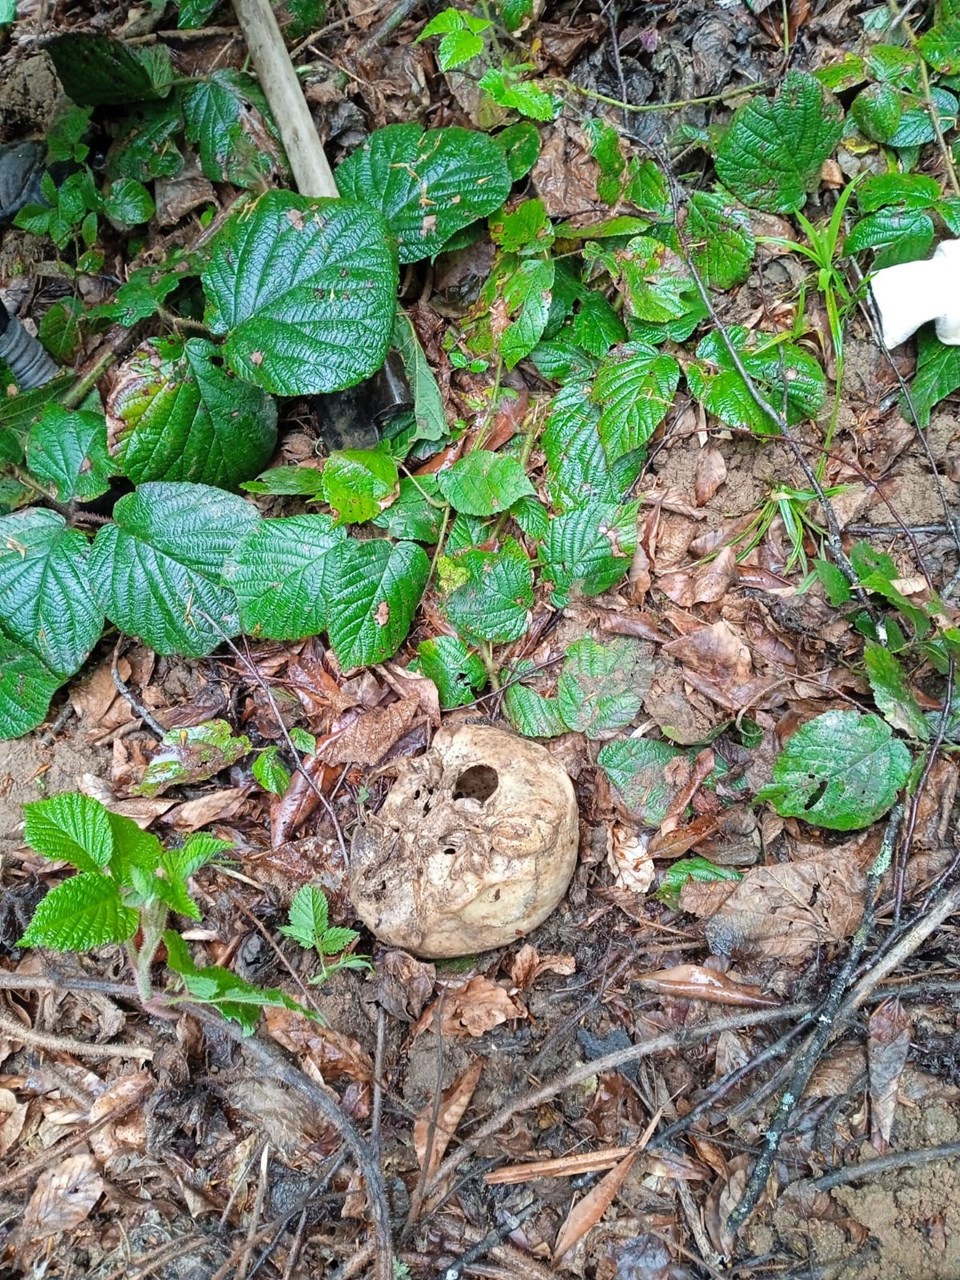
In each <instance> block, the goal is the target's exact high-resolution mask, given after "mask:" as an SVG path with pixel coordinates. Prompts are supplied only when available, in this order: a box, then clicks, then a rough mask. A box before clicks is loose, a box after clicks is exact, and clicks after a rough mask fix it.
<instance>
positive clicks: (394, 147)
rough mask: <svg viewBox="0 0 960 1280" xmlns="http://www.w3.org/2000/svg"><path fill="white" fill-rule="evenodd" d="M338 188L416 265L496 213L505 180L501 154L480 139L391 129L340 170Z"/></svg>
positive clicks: (462, 132) (467, 132)
mask: <svg viewBox="0 0 960 1280" xmlns="http://www.w3.org/2000/svg"><path fill="white" fill-rule="evenodd" d="M337 186H338V187H339V188H340V192H341V194H342V195H343V196H344V197H345V198H346V199H350V200H357V201H362V202H364V203H365V204H368V205H372V206H373V208H375V209H379V210H380V211H381V213H382V214H383V217H384V219H385V221H386V223H387V226H388V227H389V228H390V230H391V232H392V233H393V234H394V236H396V239H397V244H398V246H399V254H400V261H401V262H419V260H420V259H421V258H429V257H430V256H431V255H433V254H436V253H439V252H440V250H441V249H442V248H443V246H444V244H445V243H446V242H447V241H448V240H449V239H450V237H451V236H452V235H453V234H454V233H455V232H457V231H459V230H460V229H461V228H462V227H466V226H468V225H469V224H470V223H471V222H475V221H476V219H477V218H483V217H486V215H487V214H488V213H493V211H494V210H495V209H499V208H500V206H501V205H502V204H503V202H504V200H506V198H507V196H508V195H509V194H510V187H511V178H510V171H509V169H508V168H507V162H506V159H505V157H504V153H503V149H502V148H501V147H498V146H497V144H496V143H495V142H494V141H492V139H490V138H488V137H487V135H486V134H485V133H478V132H476V131H475V130H473V129H461V128H458V127H456V126H452V127H450V128H447V129H430V130H428V131H427V132H424V130H423V129H422V128H421V127H420V125H418V124H391V125H387V127H386V128H385V129H378V130H377V131H376V132H375V133H373V134H371V136H370V138H369V139H368V140H367V141H366V142H365V143H364V144H363V146H362V147H359V148H358V149H357V150H356V151H354V153H353V154H352V155H351V156H348V157H347V159H346V160H345V161H344V162H343V164H342V165H340V167H339V169H337Z"/></svg>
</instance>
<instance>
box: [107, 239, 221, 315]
mask: <svg viewBox="0 0 960 1280" xmlns="http://www.w3.org/2000/svg"><path fill="white" fill-rule="evenodd" d="M194 274H196V273H195V271H194V270H193V264H192V260H191V258H190V257H189V256H187V255H186V254H183V253H180V252H179V251H177V250H173V251H172V252H171V253H170V254H169V255H168V257H167V258H166V259H165V260H164V262H163V264H162V265H161V266H159V267H137V268H136V269H135V270H133V271H131V272H130V273H129V275H128V276H127V280H126V283H124V284H122V285H121V286H120V288H119V289H118V290H117V292H116V293H115V294H114V295H113V300H112V301H111V302H104V303H101V305H100V306H98V307H96V308H94V310H93V315H94V316H95V317H97V318H99V317H104V318H105V319H107V320H116V321H117V323H118V324H122V325H124V327H125V328H127V329H131V328H133V326H134V325H135V324H136V323H137V322H138V321H140V320H148V319H149V318H150V317H151V316H152V315H156V314H157V313H158V312H159V311H160V310H161V309H162V307H163V304H164V301H165V300H166V298H167V296H168V295H169V294H171V293H173V292H174V290H175V289H177V288H178V287H179V286H180V284H181V283H182V282H183V281H184V280H185V279H186V278H187V277H188V276H191V275H194Z"/></svg>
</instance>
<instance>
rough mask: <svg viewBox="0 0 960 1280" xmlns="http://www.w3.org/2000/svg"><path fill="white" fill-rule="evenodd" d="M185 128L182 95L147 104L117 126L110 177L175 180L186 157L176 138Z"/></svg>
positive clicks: (111, 154) (110, 162) (108, 170)
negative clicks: (181, 102)
mask: <svg viewBox="0 0 960 1280" xmlns="http://www.w3.org/2000/svg"><path fill="white" fill-rule="evenodd" d="M182 128H183V112H182V110H181V108H180V96H179V94H177V93H172V94H171V95H170V97H169V98H167V99H166V100H165V101H164V102H147V103H144V105H143V106H142V107H140V108H139V109H137V110H136V111H133V112H131V114H130V115H128V116H126V117H124V118H123V119H122V120H121V121H120V122H119V124H118V126H117V132H116V137H115V139H114V143H113V146H112V147H111V148H110V151H109V153H108V155H107V176H108V177H109V178H113V179H115V178H135V179H137V180H138V181H149V180H150V179H151V178H174V177H176V175H177V174H178V173H179V172H180V170H181V169H182V168H183V154H182V153H181V151H180V149H179V147H178V146H177V144H176V142H175V141H174V139H175V138H176V136H177V135H178V134H179V133H180V131H181V130H182Z"/></svg>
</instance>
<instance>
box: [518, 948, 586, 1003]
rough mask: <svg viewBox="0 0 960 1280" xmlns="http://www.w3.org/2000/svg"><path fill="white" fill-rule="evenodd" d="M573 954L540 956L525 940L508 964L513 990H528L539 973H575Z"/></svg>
mask: <svg viewBox="0 0 960 1280" xmlns="http://www.w3.org/2000/svg"><path fill="white" fill-rule="evenodd" d="M576 971H577V962H576V960H574V958H573V956H559V955H547V956H541V955H540V954H539V953H538V951H537V949H536V947H534V946H531V944H530V943H529V942H525V943H524V944H523V946H522V947H521V948H520V950H519V951H518V952H517V954H516V955H515V956H514V957H513V960H512V961H511V964H510V981H511V982H512V983H513V987H514V990H515V991H529V989H530V988H531V987H532V986H533V984H534V982H536V980H537V978H538V977H539V976H540V974H541V973H560V974H563V975H564V976H566V977H569V975H570V974H571V973H576Z"/></svg>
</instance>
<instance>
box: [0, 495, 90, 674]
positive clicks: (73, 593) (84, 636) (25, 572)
mask: <svg viewBox="0 0 960 1280" xmlns="http://www.w3.org/2000/svg"><path fill="white" fill-rule="evenodd" d="M89 556H90V544H89V543H88V542H87V540H86V538H85V537H84V536H83V534H82V533H80V532H78V531H77V530H76V529H69V528H67V523H66V521H65V520H64V518H63V516H60V515H57V514H56V513H55V512H53V511H45V510H43V509H42V508H39V507H36V508H33V509H31V510H28V511H17V512H15V513H14V514H13V515H9V516H3V517H2V518H0V631H3V632H5V633H6V635H7V637H8V638H9V639H10V640H13V641H14V642H15V643H17V644H19V645H22V646H23V647H24V648H25V649H28V650H29V651H30V652H31V653H33V654H34V655H35V656H36V657H37V658H39V659H40V660H41V661H42V662H43V663H44V664H45V665H46V666H47V667H48V668H49V669H50V670H51V671H52V672H53V673H54V674H56V675H59V676H70V675H73V673H74V672H75V671H77V670H79V668H80V666H81V665H82V664H83V662H84V660H85V659H86V657H87V654H88V653H89V652H90V650H91V649H92V648H93V646H94V645H95V644H96V642H97V640H98V639H99V638H100V632H101V631H102V630H103V610H102V609H101V608H100V607H99V606H98V605H97V604H96V603H95V601H94V599H93V586H92V582H93V576H92V573H91V570H90V561H89Z"/></svg>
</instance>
